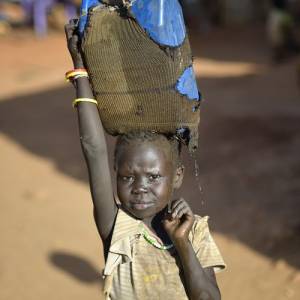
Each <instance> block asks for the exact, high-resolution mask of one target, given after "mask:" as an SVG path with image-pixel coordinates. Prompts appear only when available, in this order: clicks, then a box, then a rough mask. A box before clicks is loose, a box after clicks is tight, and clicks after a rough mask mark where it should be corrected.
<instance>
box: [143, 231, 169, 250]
mask: <svg viewBox="0 0 300 300" xmlns="http://www.w3.org/2000/svg"><path fill="white" fill-rule="evenodd" d="M142 234H143V237H144V239H145V240H146V241H147V242H148V243H149V244H151V245H153V246H154V247H156V248H158V249H160V250H169V249H171V248H172V247H174V245H173V244H169V245H162V244H161V243H159V242H158V241H157V239H156V238H155V237H153V236H151V235H150V234H149V233H148V231H147V230H146V229H145V228H142Z"/></svg>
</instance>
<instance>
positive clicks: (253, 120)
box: [0, 0, 300, 300]
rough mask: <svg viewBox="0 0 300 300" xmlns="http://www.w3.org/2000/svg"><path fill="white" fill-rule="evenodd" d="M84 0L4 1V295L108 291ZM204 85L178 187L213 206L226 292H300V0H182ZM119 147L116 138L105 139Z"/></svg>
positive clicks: (0, 99)
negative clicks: (94, 169) (79, 67)
mask: <svg viewBox="0 0 300 300" xmlns="http://www.w3.org/2000/svg"><path fill="white" fill-rule="evenodd" d="M79 2H80V1H71V0H69V1H63V0H62V1H54V0H53V1H50V0H43V1H39V0H35V1H34V0H26V1H25V0H24V1H17V0H15V1H4V0H1V1H0V66H1V68H2V70H3V74H2V76H1V83H0V162H1V164H0V166H1V172H0V197H1V201H0V243H1V247H0V287H1V288H0V299H1V300H2V299H3V300H17V299H18V300H19V299H22V300H40V299H64V300H65V299H73V300H79V299H102V298H101V296H100V291H101V285H102V279H101V271H102V269H103V266H104V262H103V254H102V245H101V242H100V239H99V237H98V234H97V232H96V227H95V225H94V222H93V217H92V206H91V200H90V194H89V187H88V180H87V172H86V168H85V165H84V161H83V158H82V155H81V150H80V144H79V139H78V132H77V123H76V122H77V120H76V114H75V112H74V111H73V109H72V107H71V101H72V99H73V97H74V91H73V89H72V87H71V86H69V85H68V84H67V83H65V82H64V73H65V72H66V71H67V70H69V69H71V68H72V65H71V60H70V58H69V56H68V53H67V50H66V45H65V39H64V33H63V25H64V23H65V22H66V20H67V19H68V18H70V17H72V16H75V15H76V14H77V12H78V4H79ZM181 2H182V4H183V7H184V13H185V18H186V23H187V24H188V28H189V34H190V39H191V44H192V49H193V54H194V62H195V71H196V74H197V78H198V83H199V87H200V89H201V91H202V94H203V96H204V99H205V100H204V101H203V103H202V117H201V125H200V147H199V151H198V152H197V155H196V156H197V161H198V164H199V166H200V179H199V181H200V184H201V187H202V189H203V192H202V193H200V190H199V187H198V185H199V182H198V180H197V178H196V176H195V170H194V158H192V157H190V156H189V155H188V154H186V155H185V163H186V166H187V167H186V177H185V182H184V186H183V189H182V195H184V196H185V198H186V199H187V200H188V201H190V202H191V204H192V206H193V208H194V211H195V213H197V214H200V215H209V216H210V227H211V230H212V233H213V236H214V238H215V239H216V241H217V243H218V246H219V247H220V249H221V252H222V254H223V256H224V259H225V261H226V263H227V265H228V268H227V270H226V271H225V272H223V273H221V274H220V275H218V281H219V284H220V288H221V290H222V294H223V299H224V300H256V299H263V300H281V299H300V272H299V270H300V256H299V253H300V154H299V153H300V57H299V54H298V52H299V42H300V40H299V36H300V25H299V22H300V1H299V0H290V1H279V0H278V1H276V0H274V1H268V0H182V1H181ZM108 141H109V146H110V151H111V152H112V149H113V143H114V140H113V139H112V138H110V137H108Z"/></svg>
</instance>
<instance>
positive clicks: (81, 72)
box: [65, 69, 89, 81]
mask: <svg viewBox="0 0 300 300" xmlns="http://www.w3.org/2000/svg"><path fill="white" fill-rule="evenodd" d="M76 76H80V77H89V75H88V72H87V71H86V70H85V69H75V70H71V71H69V72H67V73H66V76H65V78H66V81H71V80H73V79H74V77H76Z"/></svg>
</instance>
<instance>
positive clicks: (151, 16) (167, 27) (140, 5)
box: [78, 0, 201, 100]
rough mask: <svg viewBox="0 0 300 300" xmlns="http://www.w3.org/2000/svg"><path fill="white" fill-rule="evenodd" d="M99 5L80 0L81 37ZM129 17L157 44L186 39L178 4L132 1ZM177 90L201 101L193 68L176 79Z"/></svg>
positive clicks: (175, 1)
mask: <svg viewBox="0 0 300 300" xmlns="http://www.w3.org/2000/svg"><path fill="white" fill-rule="evenodd" d="M100 4H101V0H83V1H82V4H81V14H80V19H79V25H78V27H79V32H80V34H83V32H84V30H85V26H86V23H87V17H88V16H87V14H88V10H89V9H90V8H91V7H94V6H98V5H100ZM129 11H130V13H131V15H132V16H133V17H134V18H135V19H136V21H137V22H138V23H139V25H140V26H141V27H142V28H144V29H145V30H146V32H147V33H148V34H149V36H150V37H151V38H152V39H153V40H154V41H155V42H156V43H158V44H160V45H162V46H168V47H178V46H180V45H181V44H182V43H183V42H184V39H185V36H186V28H185V24H184V18H183V14H182V9H181V5H180V4H179V2H178V0H132V1H131V6H130V8H129ZM176 90H177V91H178V92H179V93H181V94H182V95H185V96H187V98H188V99H190V100H201V95H200V93H199V91H198V87H197V82H196V78H195V74H194V71H193V68H192V67H189V68H187V69H186V70H185V71H184V73H183V74H182V76H181V77H180V78H179V79H178V81H177V84H176Z"/></svg>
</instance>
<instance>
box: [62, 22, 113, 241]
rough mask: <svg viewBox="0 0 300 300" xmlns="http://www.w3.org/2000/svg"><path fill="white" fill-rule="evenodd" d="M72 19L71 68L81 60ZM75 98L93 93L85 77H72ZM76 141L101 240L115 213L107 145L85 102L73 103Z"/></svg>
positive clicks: (79, 65)
mask: <svg viewBox="0 0 300 300" xmlns="http://www.w3.org/2000/svg"><path fill="white" fill-rule="evenodd" d="M75 28H76V26H75V22H74V21H73V20H72V21H71V22H70V23H69V24H68V25H66V27H65V30H66V37H67V42H68V48H69V51H70V54H71V56H72V60H73V63H74V67H75V68H83V67H84V66H83V61H82V58H81V54H80V50H79V47H78V41H79V39H78V36H77V35H76V33H75ZM75 86H76V96H77V98H91V99H93V98H94V96H93V93H92V90H91V87H90V83H89V80H88V78H86V77H82V78H78V79H77V80H76V84H75ZM77 112H78V124H79V133H80V141H81V146H82V150H83V154H84V157H85V160H86V163H87V167H88V173H89V181H90V188H91V194H92V199H93V204H94V218H95V222H96V225H97V228H98V231H99V234H100V236H101V238H102V240H103V241H104V242H105V241H106V239H107V238H108V237H109V235H110V233H111V230H112V227H113V224H114V220H115V217H116V214H117V206H116V204H115V201H114V196H113V188H112V182H111V174H110V169H109V164H108V155H107V146H106V140H105V136H104V130H103V126H102V123H101V119H100V116H99V112H98V108H97V105H95V104H94V103H89V102H79V103H78V104H77Z"/></svg>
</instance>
